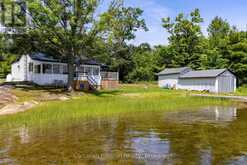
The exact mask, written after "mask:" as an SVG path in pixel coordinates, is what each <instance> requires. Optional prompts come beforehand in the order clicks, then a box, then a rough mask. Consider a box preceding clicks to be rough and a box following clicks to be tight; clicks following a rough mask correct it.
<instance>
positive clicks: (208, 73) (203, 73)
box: [180, 69, 228, 78]
mask: <svg viewBox="0 0 247 165" xmlns="http://www.w3.org/2000/svg"><path fill="white" fill-rule="evenodd" d="M227 70H228V69H211V70H200V71H190V72H187V73H185V74H183V75H181V76H180V78H206V77H217V76H219V75H220V74H222V73H224V72H225V71H227Z"/></svg>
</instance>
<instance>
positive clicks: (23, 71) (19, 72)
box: [8, 55, 101, 85]
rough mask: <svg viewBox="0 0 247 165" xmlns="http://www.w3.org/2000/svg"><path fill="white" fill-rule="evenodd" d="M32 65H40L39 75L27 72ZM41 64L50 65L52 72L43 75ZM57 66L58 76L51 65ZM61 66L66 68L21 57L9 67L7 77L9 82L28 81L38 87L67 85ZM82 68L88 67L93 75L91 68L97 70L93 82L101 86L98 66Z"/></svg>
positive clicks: (66, 75) (62, 64) (63, 64)
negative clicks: (9, 72)
mask: <svg viewBox="0 0 247 165" xmlns="http://www.w3.org/2000/svg"><path fill="white" fill-rule="evenodd" d="M30 63H33V67H34V66H35V65H41V68H40V70H41V73H35V72H34V68H33V71H29V64H30ZM43 64H51V65H52V69H51V70H52V72H51V73H43ZM56 64H57V65H59V66H60V68H59V70H60V74H56V73H53V65H56ZM63 66H66V67H67V64H66V63H55V62H43V61H36V60H32V59H31V58H30V57H29V55H23V56H22V57H21V59H20V60H19V61H18V62H16V63H13V64H12V66H11V75H10V76H9V78H8V80H9V81H29V82H34V83H36V84H38V85H52V84H55V83H59V84H60V83H63V84H67V81H68V74H62V68H63ZM82 67H84V68H86V67H90V74H92V75H93V70H92V68H98V69H99V75H98V76H97V75H93V78H94V80H95V81H97V83H98V85H99V84H101V76H100V66H94V65H82Z"/></svg>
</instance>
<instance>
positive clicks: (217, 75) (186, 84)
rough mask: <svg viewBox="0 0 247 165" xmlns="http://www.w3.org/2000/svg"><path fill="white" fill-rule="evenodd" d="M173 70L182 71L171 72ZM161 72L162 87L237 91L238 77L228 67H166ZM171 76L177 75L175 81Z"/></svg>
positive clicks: (224, 91) (214, 91) (160, 82)
mask: <svg viewBox="0 0 247 165" xmlns="http://www.w3.org/2000/svg"><path fill="white" fill-rule="evenodd" d="M167 70H168V71H167ZM171 70H177V71H180V72H173V73H170V71H171ZM161 73H162V74H160V73H159V74H158V76H159V86H160V87H167V88H171V87H173V88H175V89H185V90H195V91H209V92H213V93H230V92H235V91H236V86H237V85H236V84H237V83H236V77H235V75H234V74H233V73H232V72H231V71H229V70H228V69H213V70H201V71H192V70H189V69H185V68H176V69H165V70H164V71H162V72H161ZM171 77H172V78H174V77H175V78H174V79H172V80H173V81H171ZM171 85H172V86H171Z"/></svg>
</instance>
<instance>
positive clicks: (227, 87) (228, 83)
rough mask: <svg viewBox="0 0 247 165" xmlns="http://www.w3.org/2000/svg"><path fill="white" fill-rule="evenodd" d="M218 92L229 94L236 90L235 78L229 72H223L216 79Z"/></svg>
mask: <svg viewBox="0 0 247 165" xmlns="http://www.w3.org/2000/svg"><path fill="white" fill-rule="evenodd" d="M217 81H218V92H219V93H231V92H235V90H236V77H235V76H234V75H233V74H232V73H231V72H229V71H225V72H224V73H222V74H221V75H219V76H218V77H217Z"/></svg>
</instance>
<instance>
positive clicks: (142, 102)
mask: <svg viewBox="0 0 247 165" xmlns="http://www.w3.org/2000/svg"><path fill="white" fill-rule="evenodd" d="M225 103H226V104H227V103H228V102H227V101H225V100H220V99H209V98H195V97H189V96H188V95H187V93H186V92H183V91H171V90H164V89H159V88H157V87H155V86H153V85H125V86H123V87H122V88H121V89H120V90H117V91H108V92H107V91H102V92H98V93H95V94H84V96H80V97H77V98H74V99H72V100H69V101H52V102H45V103H42V104H41V105H39V106H37V107H35V108H33V109H31V110H29V111H26V112H23V113H19V114H16V115H11V116H2V117H0V125H5V126H13V125H23V124H25V125H31V126H40V125H47V124H48V125H49V124H51V125H53V124H58V123H61V124H63V123H68V122H72V121H75V120H81V119H83V118H84V117H98V116H100V117H102V116H112V115H116V114H124V115H128V114H130V113H135V114H136V115H138V113H140V112H145V111H174V110H182V109H193V108H196V107H199V106H205V105H219V104H225Z"/></svg>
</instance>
